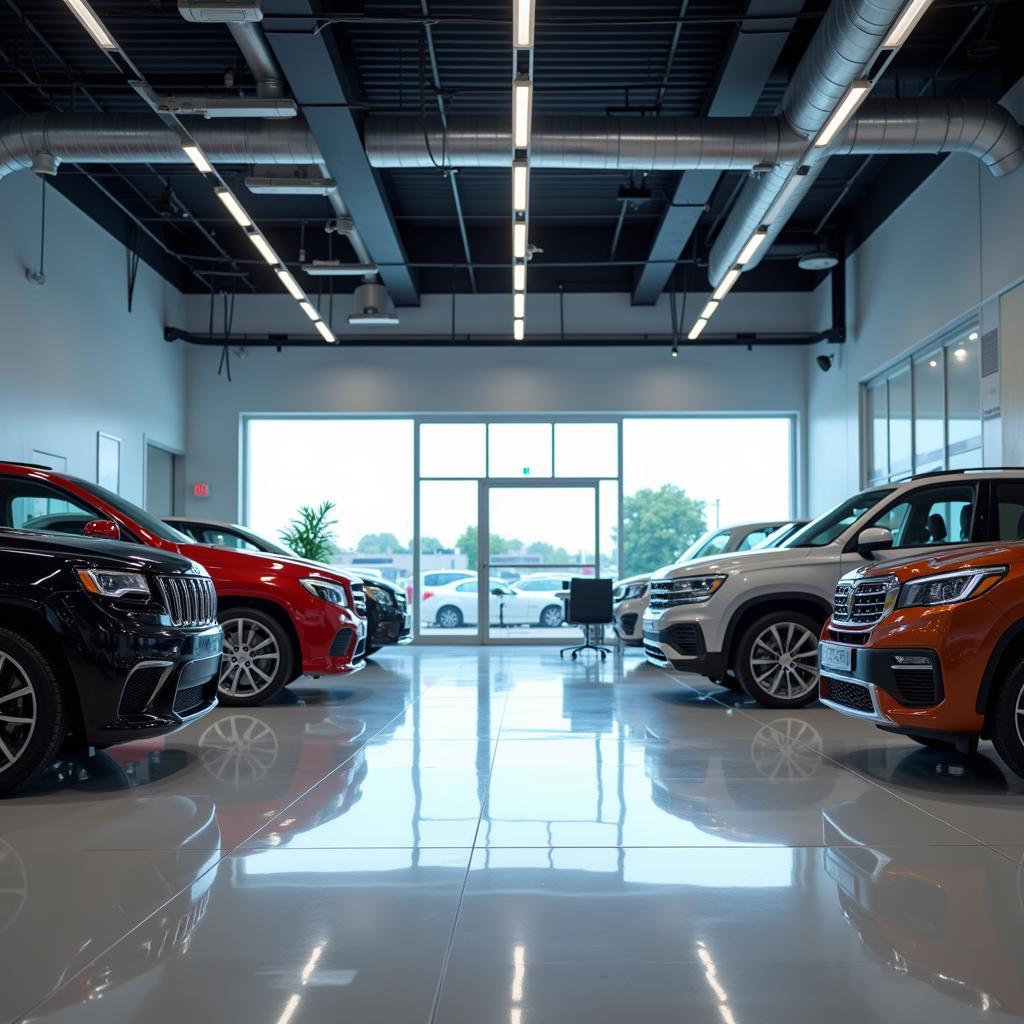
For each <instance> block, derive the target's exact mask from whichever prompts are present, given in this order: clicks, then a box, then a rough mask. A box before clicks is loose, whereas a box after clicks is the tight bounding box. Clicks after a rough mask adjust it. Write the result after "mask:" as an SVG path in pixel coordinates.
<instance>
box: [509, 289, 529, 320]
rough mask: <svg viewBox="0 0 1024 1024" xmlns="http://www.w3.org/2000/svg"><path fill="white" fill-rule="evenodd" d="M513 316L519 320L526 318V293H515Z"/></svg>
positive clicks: (513, 296) (513, 297)
mask: <svg viewBox="0 0 1024 1024" xmlns="http://www.w3.org/2000/svg"><path fill="white" fill-rule="evenodd" d="M512 315H513V316H514V317H515V318H516V319H517V320H522V319H523V317H524V316H526V292H514V293H513V295H512Z"/></svg>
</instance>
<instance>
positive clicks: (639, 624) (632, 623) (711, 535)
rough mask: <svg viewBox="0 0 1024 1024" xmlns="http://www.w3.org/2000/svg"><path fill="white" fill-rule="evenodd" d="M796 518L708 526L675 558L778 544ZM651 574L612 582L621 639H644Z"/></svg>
mask: <svg viewBox="0 0 1024 1024" xmlns="http://www.w3.org/2000/svg"><path fill="white" fill-rule="evenodd" d="M797 525H800V526H802V525H803V523H799V524H797V523H796V522H788V523H780V522H779V521H778V520H772V521H771V522H767V523H744V524H743V525H742V526H726V527H724V528H722V529H720V530H708V532H707V533H704V534H702V535H701V536H700V537H698V538H697V539H696V540H695V541H694V542H693V543H692V544H691V545H690V546H689V547H688V548H687V549H686V550H685V551H684V552H683V553H682V554H681V555H680V556H679V557H678V558H677V559H676V561H675V563H674V564H675V565H682V564H683V562H689V561H691V560H692V559H694V558H704V557H706V556H708V555H724V554H728V553H730V552H732V551H751V550H753V549H754V548H760V547H767V546H768V545H769V542H771V546H772V547H775V545H776V544H781V543H782V542H783V540H785V538H786V537H788V536H790V535H791V533H792V532H793V531H794V530H795V529H796V527H797ZM650 579H651V574H650V573H649V572H648V573H643V574H642V575H640V576H630V577H628V578H627V579H624V580H619V581H618V582H617V583H616V584H615V591H614V593H613V594H612V600H613V601H614V603H615V620H614V621H615V632H616V634H617V636H618V638H619V639H620V640H621V641H622V642H623V643H624V644H629V645H631V646H634V647H639V646H640V645H641V644H642V643H643V642H644V623H643V617H644V612H645V611H646V610H647V584H648V583H649V582H650Z"/></svg>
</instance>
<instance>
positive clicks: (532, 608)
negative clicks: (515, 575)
mask: <svg viewBox="0 0 1024 1024" xmlns="http://www.w3.org/2000/svg"><path fill="white" fill-rule="evenodd" d="M545 578H547V577H545ZM488 584H489V586H490V591H491V593H490V597H489V599H488V601H489V605H490V622H491V625H492V626H548V627H555V626H560V625H561V624H562V619H563V611H562V602H561V600H560V599H559V598H556V597H554V595H553V593H552V592H550V591H548V590H536V591H532V592H531V591H528V590H520V589H519V587H518V585H517V586H509V585H508V583H506V582H505V581H504V580H502V579H498V578H496V577H492V578H491V579H490V580H489V581H488ZM560 585H561V581H559V586H560ZM477 594H478V591H477V580H476V579H475V578H473V579H465V580H456V581H455V582H453V583H447V584H444V585H442V586H439V587H433V588H428V589H426V590H425V591H424V593H423V597H422V599H421V603H420V613H421V615H422V616H423V621H424V622H425V623H434V624H436V625H438V626H440V627H441V628H442V629H458V628H460V627H461V626H475V625H476V620H477V609H478V607H479V604H478V601H479V598H478V596H477Z"/></svg>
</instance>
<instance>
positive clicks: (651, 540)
mask: <svg viewBox="0 0 1024 1024" xmlns="http://www.w3.org/2000/svg"><path fill="white" fill-rule="evenodd" d="M706 529H707V524H706V522H705V520H704V502H702V501H696V500H695V499H693V498H690V497H687V495H686V492H685V491H684V490H682V488H679V487H676V486H674V485H673V484H665V485H664V486H663V487H661V488H659V489H658V490H653V489H652V488H645V489H644V490H642V491H637V492H636V494H631V495H628V496H627V497H625V498H624V499H623V502H622V540H623V544H622V570H623V575H624V576H637V575H639V574H641V573H648V572H654V570H655V569H660V568H661V567H662V566H663V565H669V564H670V563H672V562H674V561H675V560H676V559H677V558H678V557H679V556H680V555H681V554H682V553H683V551H685V550H686V548H687V547H689V546H690V544H692V543H693V542H694V541H695V540H696V539H697V538H698V537H699V536H700V535H701V534H702V533H703V532H704V531H705V530H706Z"/></svg>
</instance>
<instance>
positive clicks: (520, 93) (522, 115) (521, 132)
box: [512, 78, 533, 149]
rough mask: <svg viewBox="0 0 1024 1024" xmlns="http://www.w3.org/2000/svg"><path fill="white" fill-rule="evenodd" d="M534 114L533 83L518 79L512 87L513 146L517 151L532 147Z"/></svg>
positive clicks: (525, 79) (526, 79)
mask: <svg viewBox="0 0 1024 1024" xmlns="http://www.w3.org/2000/svg"><path fill="white" fill-rule="evenodd" d="M532 114H533V83H532V82H530V80H529V79H528V78H517V79H516V80H515V83H514V84H513V86H512V145H513V146H514V147H515V148H516V149H526V148H527V147H528V146H529V145H530V122H531V121H532V119H533V117H532Z"/></svg>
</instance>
